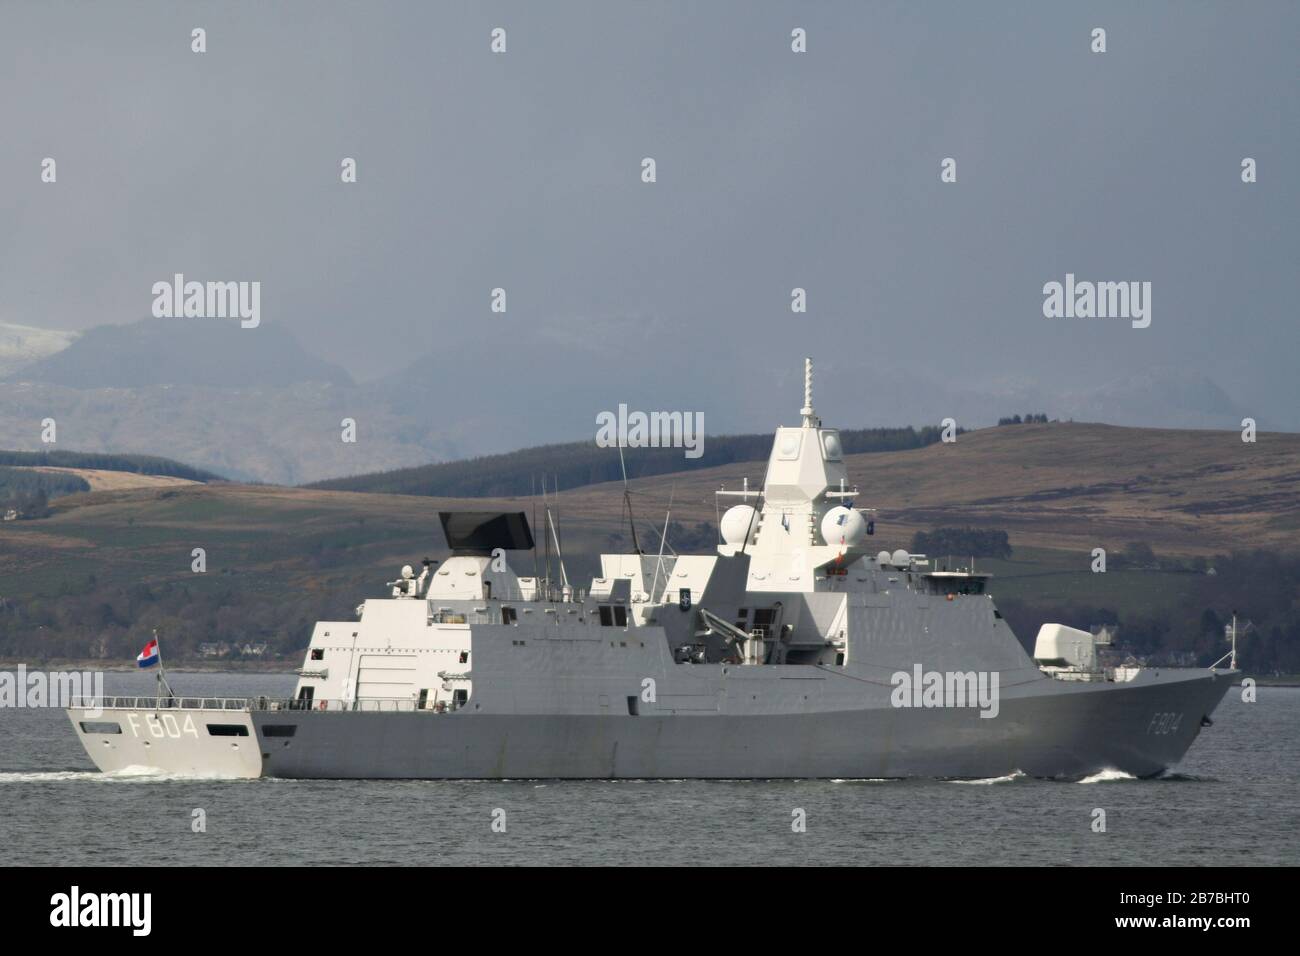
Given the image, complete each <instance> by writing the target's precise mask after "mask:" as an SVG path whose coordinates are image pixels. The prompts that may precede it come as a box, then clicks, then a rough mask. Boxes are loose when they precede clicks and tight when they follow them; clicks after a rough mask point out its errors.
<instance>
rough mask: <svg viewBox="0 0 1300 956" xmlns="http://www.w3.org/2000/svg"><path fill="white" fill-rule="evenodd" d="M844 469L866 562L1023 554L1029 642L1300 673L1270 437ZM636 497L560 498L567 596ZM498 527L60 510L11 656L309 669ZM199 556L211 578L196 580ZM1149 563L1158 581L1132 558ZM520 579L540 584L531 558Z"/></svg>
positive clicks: (994, 449)
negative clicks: (1096, 642) (156, 650)
mask: <svg viewBox="0 0 1300 956" xmlns="http://www.w3.org/2000/svg"><path fill="white" fill-rule="evenodd" d="M764 440H765V441H766V440H767V437H766V436H764ZM764 451H765V449H764ZM614 457H615V460H616V461H617V455H615V456H614ZM679 460H680V459H679ZM763 467H764V462H763V461H762V460H761V459H760V460H755V461H747V462H734V463H731V464H728V465H722V466H717V467H713V468H705V469H700V470H695V471H691V472H686V473H680V474H674V475H660V476H653V477H641V478H636V479H633V481H632V491H633V495H634V503H635V510H636V516H637V519H638V536H639V537H640V542H641V545H642V547H643V548H645V549H647V550H648V551H651V552H654V551H657V550H658V546H659V541H658V536H657V532H658V530H659V528H661V527H662V526H663V521H664V508H665V506H666V505H667V502H668V497H669V492H670V489H672V490H673V505H672V524H671V525H670V532H669V541H668V546H669V548H674V547H675V548H678V549H681V550H686V549H690V550H691V551H693V552H700V551H707V550H708V549H709V548H710V546H711V545H712V542H713V540H715V538H714V535H715V533H716V532H715V531H714V530H713V529H714V528H715V522H716V515H717V511H716V510H715V509H716V506H715V503H714V496H713V492H714V491H715V490H716V489H717V488H718V486H719V484H723V483H725V484H726V485H727V486H728V487H730V488H735V487H738V486H739V484H740V480H741V478H742V477H746V476H747V477H749V478H750V479H751V484H753V483H755V482H757V481H759V480H761V478H762V474H763ZM847 467H848V472H849V477H850V478H851V479H852V480H853V481H854V482H855V483H856V484H857V485H858V486H859V487H860V488H861V494H860V495H859V497H858V499H857V501H856V504H858V505H860V506H867V507H875V508H878V509H879V511H878V512H877V515H876V525H875V536H874V537H873V538H872V539H871V540H872V543H873V549H877V548H879V549H888V550H893V549H896V548H905V547H908V546H909V545H910V544H911V543H912V541H913V537H914V535H915V534H917V533H918V532H923V533H926V534H934V533H935V532H936V531H937V529H944V528H949V529H952V528H957V529H962V531H963V533H966V534H972V533H974V532H977V531H986V532H992V531H1004V532H1006V534H1007V545H1008V547H1009V548H1010V549H1011V556H1010V557H1009V558H1007V557H1003V558H980V559H979V564H980V567H981V568H982V569H983V570H988V571H992V572H993V573H994V575H995V576H994V578H993V583H992V585H991V587H990V590H991V592H992V593H993V594H994V595H995V596H996V598H997V599H998V602H999V606H1000V608H1002V610H1003V612H1004V614H1005V615H1006V617H1007V620H1008V621H1010V622H1012V623H1013V625H1014V627H1015V628H1016V633H1017V634H1018V636H1019V637H1020V638H1021V640H1022V641H1027V642H1028V641H1032V639H1033V636H1034V634H1035V633H1036V630H1037V627H1038V624H1040V623H1041V622H1042V621H1044V620H1056V621H1061V622H1063V623H1067V624H1070V625H1072V626H1076V627H1085V628H1086V627H1088V626H1090V625H1092V624H1096V623H1098V622H1101V621H1106V622H1114V621H1115V620H1118V621H1119V624H1120V635H1121V641H1124V642H1127V643H1126V644H1125V646H1126V647H1128V648H1133V649H1135V650H1136V651H1137V652H1140V653H1157V652H1159V653H1168V654H1185V653H1192V654H1194V655H1195V656H1196V659H1198V660H1199V659H1200V658H1201V657H1204V656H1205V655H1209V659H1213V658H1214V657H1217V656H1218V655H1219V654H1221V653H1223V651H1224V650H1226V647H1224V646H1223V645H1222V627H1221V623H1222V620H1223V619H1224V618H1225V617H1227V616H1229V615H1230V614H1231V612H1232V610H1234V609H1236V610H1238V611H1239V612H1240V613H1242V614H1243V615H1245V616H1247V617H1249V618H1250V619H1251V620H1252V621H1253V622H1254V624H1255V625H1256V628H1257V631H1256V633H1255V635H1254V636H1253V637H1251V638H1249V639H1248V640H1247V642H1246V643H1245V644H1244V646H1243V654H1247V655H1248V656H1247V658H1246V659H1247V660H1248V661H1249V665H1248V666H1250V667H1252V668H1259V670H1260V672H1266V671H1268V670H1285V671H1290V670H1295V669H1300V606H1297V605H1296V604H1295V595H1296V593H1297V590H1296V589H1297V587H1300V557H1297V554H1298V553H1300V480H1298V478H1300V435H1289V434H1279V433H1269V432H1266V433H1261V434H1260V435H1259V441H1258V442H1257V443H1256V444H1253V445H1248V444H1243V443H1242V442H1241V440H1240V437H1239V435H1238V433H1236V432H1230V431H1221V432H1219V431H1174V430H1169V429H1160V430H1157V429H1135V428H1114V427H1110V426H1105V425H1076V424H1028V425H1024V424H1022V425H1018V426H1014V427H1003V428H988V429H983V430H980V431H975V432H969V433H967V434H964V435H962V436H961V437H960V438H959V439H958V441H957V442H956V443H953V444H945V443H942V442H935V443H931V444H928V445H926V446H924V447H918V448H912V449H908V450H904V451H895V452H883V453H881V452H877V453H870V454H866V453H855V454H852V455H850V456H849V457H848V459H847ZM622 495H623V490H622V486H621V482H618V481H610V482H606V483H602V484H596V485H590V486H586V487H583V488H581V489H578V490H575V491H568V492H562V493H561V494H560V495H559V497H558V512H559V517H560V522H561V527H562V535H563V542H564V556H565V562H566V568H567V572H568V575H569V577H570V578H571V579H572V580H574V581H575V582H579V583H580V584H589V583H590V577H591V576H592V574H594V573H595V572H596V570H597V564H596V560H595V557H596V555H598V554H599V553H600V552H601V551H602V550H614V549H627V548H628V547H629V546H630V542H629V540H628V537H629V536H628V534H627V524H626V519H625V518H624V517H623V516H622V513H621V512H622V507H623V502H622ZM498 507H499V508H510V509H513V510H523V511H525V512H527V513H529V514H531V513H532V502H531V501H529V500H527V499H525V498H514V499H504V498H496V499H488V500H484V499H464V498H459V499H458V498H416V499H413V498H411V497H407V496H398V495H384V494H355V493H348V492H339V491H322V490H316V489H304V488H277V487H266V486H247V485H236V484H222V483H214V484H205V485H197V484H196V485H179V486H175V487H170V488H161V489H150V488H133V489H125V490H109V491H98V490H96V491H92V492H91V493H89V494H82V495H76V496H71V497H62V498H58V499H57V500H55V501H53V502H52V503H51V504H50V511H51V512H52V514H50V516H49V517H46V518H37V519H35V520H24V521H13V522H9V523H6V524H5V525H3V530H0V542H2V545H3V546H0V656H4V655H9V656H11V657H21V658H25V659H27V660H40V659H43V658H47V657H87V656H89V657H101V658H103V659H105V660H110V661H118V662H125V663H128V664H129V662H130V661H131V660H132V659H133V658H134V656H135V654H136V652H137V651H138V650H139V648H140V646H141V643H142V641H141V638H142V636H143V637H147V635H148V633H149V631H150V629H151V628H153V627H158V628H159V629H160V631H161V633H163V634H164V635H166V636H167V637H166V639H167V640H169V641H170V642H171V646H172V647H173V648H174V651H173V657H172V659H173V660H181V659H184V658H185V657H187V656H189V655H190V654H192V653H193V652H194V650H195V649H196V648H197V645H198V644H199V643H200V642H203V641H230V642H242V641H254V642H262V641H265V642H268V643H269V644H270V645H271V647H272V649H273V651H274V652H276V653H283V654H285V655H286V659H287V660H289V661H292V662H293V663H294V664H296V663H297V662H298V661H297V659H296V658H297V654H298V653H300V652H299V650H298V649H300V648H301V647H302V646H304V644H305V642H306V640H307V637H308V635H309V633H310V628H311V625H312V623H313V622H314V621H315V620H317V619H327V620H347V619H349V618H350V616H351V615H352V610H351V609H352V608H354V607H355V606H356V604H357V603H358V602H359V601H361V600H362V599H364V598H366V597H368V596H372V595H378V594H382V593H383V592H384V585H383V582H384V581H388V580H392V577H393V575H394V573H395V572H396V571H397V569H398V568H400V567H401V566H402V565H403V564H408V563H418V561H419V559H420V558H421V557H423V556H425V555H430V556H432V557H434V558H438V557H441V556H442V555H443V554H444V553H445V551H444V550H443V546H444V542H443V539H442V533H441V530H440V528H439V524H438V511H439V510H440V509H448V508H452V509H454V508H471V509H482V508H498ZM972 529H973V531H972ZM1134 542H1138V543H1144V544H1145V545H1147V546H1149V549H1144V548H1141V547H1133V543H1134ZM196 546H201V547H203V548H205V549H206V553H207V571H206V573H202V574H199V573H195V572H194V571H193V570H192V557H191V551H192V549H193V548H194V547H196ZM940 546H941V547H954V548H957V547H960V548H962V549H966V548H967V547H969V545H968V543H966V542H950V543H948V544H943V545H940ZM1097 547H1102V548H1105V549H1107V551H1108V553H1109V554H1110V555H1111V556H1112V560H1111V562H1110V567H1109V569H1108V571H1107V573H1105V574H1094V573H1092V572H1091V571H1090V562H1091V552H1092V549H1093V548H1097ZM1256 549H1264V551H1265V552H1266V553H1263V554H1254V553H1253V552H1255V551H1256ZM1005 550H1006V549H1005V548H1004V549H1002V551H1003V553H1004V554H1005ZM1152 552H1153V553H1154V554H1155V555H1157V556H1159V560H1158V561H1149V562H1129V561H1124V560H1120V558H1121V557H1122V556H1125V555H1129V554H1133V555H1137V554H1141V553H1147V554H1150V553H1152ZM1288 555H1289V556H1288ZM511 560H512V562H513V563H515V564H516V566H517V567H519V568H521V569H522V570H524V571H525V573H531V572H532V570H533V556H532V555H526V554H517V555H513V556H512V558H511ZM552 560H553V559H552ZM1210 568H1213V569H1214V570H1215V574H1213V575H1210V574H1209V573H1208V572H1209V570H1210Z"/></svg>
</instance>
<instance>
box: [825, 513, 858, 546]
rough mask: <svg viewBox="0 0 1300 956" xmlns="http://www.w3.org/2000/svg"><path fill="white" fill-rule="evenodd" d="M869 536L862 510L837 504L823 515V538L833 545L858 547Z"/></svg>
mask: <svg viewBox="0 0 1300 956" xmlns="http://www.w3.org/2000/svg"><path fill="white" fill-rule="evenodd" d="M866 536H867V522H866V520H865V519H863V517H862V514H861V513H860V512H857V511H854V510H853V509H852V508H846V507H844V506H843V505H836V506H835V507H834V508H832V509H831V510H830V511H828V512H826V514H825V515H823V516H822V540H823V541H825V542H826V543H827V544H829V545H830V546H831V547H845V548H856V547H857V546H858V545H860V544H861V543H862V540H863V539H864V538H865V537H866Z"/></svg>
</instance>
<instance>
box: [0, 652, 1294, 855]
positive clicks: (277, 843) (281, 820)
mask: <svg viewBox="0 0 1300 956" xmlns="http://www.w3.org/2000/svg"><path fill="white" fill-rule="evenodd" d="M170 676H171V682H172V684H173V686H174V687H175V688H176V689H177V692H178V693H182V694H186V695H209V696H215V695H219V694H224V695H229V696H245V695H255V694H266V695H268V696H285V695H288V694H289V693H290V692H291V691H292V688H293V683H294V678H293V677H290V676H281V675H248V674H181V673H176V674H172V675H170ZM106 683H107V688H106V689H107V692H108V693H110V694H137V693H138V694H148V693H151V692H152V687H153V683H152V677H151V676H150V675H147V674H139V673H135V674H109V675H106ZM1214 719H1215V723H1214V726H1213V727H1211V728H1208V729H1207V730H1204V731H1202V734H1201V737H1200V739H1199V740H1197V742H1196V744H1195V745H1194V746H1193V747H1192V750H1191V752H1190V753H1189V754H1188V756H1187V759H1186V760H1185V761H1184V762H1183V764H1182V765H1181V766H1179V767H1178V768H1176V772H1175V773H1173V774H1171V775H1170V776H1168V777H1166V778H1164V779H1159V780H1132V779H1127V778H1119V779H1111V778H1109V775H1102V777H1103V778H1102V779H1097V780H1095V781H1091V782H1084V783H1053V782H1045V781H1039V780H1031V779H1026V778H1008V779H999V780H989V781H980V782H961V783H958V782H944V781H841V782H832V781H768V782H753V781H641V782H637V781H633V782H600V781H591V782H552V781H512V782H438V781H429V782H419V781H397V782H386V781H374V782H372V781H283V780H252V781H208V780H193V779H177V778H168V777H131V778H123V777H112V776H105V775H102V774H99V773H97V772H95V771H94V770H93V767H92V765H91V763H90V761H89V760H88V759H87V758H86V756H85V755H84V753H83V752H82V749H81V746H80V744H79V743H78V742H77V739H76V736H75V735H74V733H73V731H72V728H71V725H70V724H69V722H68V720H67V718H66V717H65V716H64V714H63V712H62V711H57V710H5V711H0V864H3V865H10V866H12V865H40V864H62V865H78V866H79V865H116V864H139V865H155V864H157V865H169V866H170V865H176V864H177V863H185V864H216V865H250V864H272V865H274V864H311V865H328V864H373V865H384V864H429V865H445V864H479V863H485V864H541V865H548V864H616V865H623V864H650V865H657V864H668V865H681V864H704V863H707V864H715V865H728V864H759V865H761V864H1005V865H1015V864H1048V865H1051V864H1074V865H1080V864H1083V865H1094V864H1119V865H1125V864H1134V865H1136V864H1142V865H1156V866H1160V865H1196V864H1228V865H1249V866H1258V865H1261V864H1264V865H1267V864H1292V865H1294V864H1297V863H1300V689H1296V688H1267V687H1266V688H1262V689H1261V690H1260V691H1259V700H1258V702H1257V703H1254V704H1244V703H1242V702H1241V699H1240V692H1239V691H1238V692H1233V693H1230V694H1229V696H1228V697H1227V699H1225V700H1224V702H1223V703H1222V704H1221V705H1220V707H1219V710H1218V712H1217V713H1216V714H1215V715H1214ZM1098 807H1099V808H1102V809H1104V810H1105V811H1106V823H1107V832H1105V833H1095V832H1093V830H1092V828H1091V824H1092V820H1093V810H1094V808H1098ZM196 808H201V809H203V810H204V811H205V812H206V818H207V831H206V832H204V833H194V832H193V831H192V829H191V820H192V819H193V817H192V812H193V811H194V810H195V809H196ZM498 808H499V809H502V810H504V811H505V822H506V832H505V833H494V832H493V831H492V826H491V824H492V819H493V811H494V810H497V809H498ZM796 808H800V809H802V810H803V811H805V813H806V816H807V832H805V833H794V832H792V829H791V821H792V820H793V816H792V813H793V811H794V810H795V809H796Z"/></svg>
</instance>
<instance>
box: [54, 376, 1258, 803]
mask: <svg viewBox="0 0 1300 956" xmlns="http://www.w3.org/2000/svg"><path fill="white" fill-rule="evenodd" d="M800 417H801V421H800V423H799V424H798V425H796V426H792V427H780V428H778V429H777V430H776V434H775V438H774V441H773V444H772V452H771V455H770V457H769V459H768V463H767V472H766V476H765V479H764V482H763V485H762V488H761V490H760V489H755V490H750V489H749V488H748V486H747V484H746V486H745V487H743V488H742V489H740V490H733V491H726V490H722V491H719V492H718V494H719V495H722V496H724V497H731V498H733V499H739V500H738V501H737V502H736V503H735V504H734V505H733V506H732V507H730V508H728V509H727V511H726V512H725V514H723V516H722V518H721V521H720V523H719V524H720V527H719V532H720V534H719V536H720V538H721V542H720V543H719V544H718V546H717V550H716V553H713V554H705V555H685V554H683V555H672V554H670V555H667V556H665V555H663V554H662V553H661V554H658V555H651V554H645V553H633V554H605V555H602V556H601V576H600V577H598V578H595V579H593V580H592V581H591V585H590V587H587V588H574V587H573V586H571V585H570V584H569V583H568V581H567V577H566V578H563V579H561V582H560V583H559V584H556V582H554V581H553V580H551V579H550V578H549V576H548V577H546V578H542V577H541V576H539V575H536V574H534V575H533V576H524V575H521V574H519V573H517V571H516V570H515V567H514V566H512V564H511V555H513V556H514V557H515V559H516V560H518V558H519V556H520V555H521V553H523V552H526V551H527V550H529V549H531V548H533V547H534V542H533V538H532V534H533V529H532V528H530V526H529V523H528V522H527V520H526V518H525V515H524V514H523V513H503V514H491V513H482V512H444V513H442V514H441V518H442V524H443V530H444V532H445V535H446V538H447V545H448V547H449V549H450V552H451V553H450V556H449V557H447V558H446V559H445V560H443V561H441V562H432V561H428V560H427V559H426V561H425V563H424V566H423V569H422V571H421V573H420V574H419V575H418V576H416V574H415V572H414V569H413V568H411V567H410V566H409V565H408V566H407V567H405V568H403V569H402V572H401V575H400V577H399V578H398V579H397V580H395V581H392V582H389V583H388V584H387V585H386V588H388V589H389V590H388V591H387V593H386V596H385V597H383V598H373V599H368V600H366V601H365V602H364V603H362V604H361V605H360V606H359V607H358V608H357V618H356V620H345V621H320V622H318V623H317V624H316V625H315V628H314V630H313V632H312V634H311V639H310V643H309V645H308V647H307V651H306V655H305V659H304V661H303V666H302V668H301V669H300V670H299V672H298V678H299V679H298V682H297V687H296V690H295V693H294V695H293V696H292V697H291V698H286V699H283V700H273V699H267V698H187V697H183V696H182V697H177V696H174V695H172V694H171V693H170V691H169V692H168V693H167V694H166V695H162V694H160V695H157V696H154V697H148V698H100V699H93V700H82V701H77V702H75V703H76V706H73V707H71V708H69V709H68V716H69V717H70V719H71V721H72V725H73V727H74V729H75V730H76V733H77V734H78V736H79V738H80V739H81V742H82V744H83V745H84V746H85V748H86V751H87V753H88V754H89V755H90V757H91V759H92V760H93V761H94V762H95V764H96V765H97V766H98V767H99V768H100V769H101V770H104V771H115V770H124V769H127V768H141V767H143V768H151V769H154V770H160V771H171V772H176V773H184V774H203V775H211V776H217V777H258V776H271V777H287V778H413V779H434V778H475V779H502V778H819V777H820V778H826V777H829V778H898V777H939V778H991V777H1001V776H1005V775H1010V774H1015V773H1024V774H1028V775H1031V776H1037V777H1053V778H1066V779H1077V778H1081V777H1084V776H1087V775H1090V774H1094V773H1097V772H1099V771H1103V770H1118V771H1122V772H1125V773H1128V774H1132V775H1134V776H1138V777H1148V776H1154V775H1157V774H1160V773H1161V772H1163V771H1165V770H1166V769H1167V768H1168V767H1170V766H1171V765H1173V764H1174V763H1176V762H1177V761H1178V760H1180V759H1181V758H1182V757H1183V755H1184V754H1185V753H1186V752H1187V750H1188V748H1189V747H1190V746H1191V744H1192V742H1193V741H1194V740H1195V739H1196V737H1197V735H1198V734H1199V733H1200V731H1201V729H1202V727H1205V726H1209V725H1210V723H1211V721H1210V715H1211V714H1212V712H1213V711H1214V709H1215V707H1216V706H1217V705H1218V703H1219V702H1220V700H1221V699H1222V697H1223V695H1224V693H1225V692H1226V690H1227V688H1228V686H1229V685H1230V684H1231V683H1232V682H1233V681H1234V680H1235V679H1236V678H1237V677H1238V676H1239V672H1238V671H1237V670H1236V669H1235V654H1234V659H1233V662H1232V665H1231V666H1230V667H1228V668H1224V669H1218V668H1214V667H1212V668H1185V669H1176V668H1163V667H1148V666H1138V665H1129V666H1105V665H1104V664H1103V662H1102V656H1101V655H1100V654H1099V650H1100V648H1099V644H1100V643H1102V641H1104V637H1103V638H1101V639H1099V638H1098V636H1097V635H1093V634H1091V633H1089V632H1086V631H1081V630H1076V629H1074V628H1071V627H1066V626H1064V625H1061V624H1051V623H1049V624H1044V625H1043V626H1042V627H1041V629H1040V630H1039V633H1038V635H1037V639H1036V642H1035V646H1034V652H1033V654H1032V655H1030V654H1029V653H1027V652H1026V650H1025V648H1024V647H1023V646H1022V645H1021V643H1020V641H1019V640H1018V639H1017V638H1016V636H1015V635H1014V634H1013V633H1012V631H1011V628H1010V627H1009V626H1008V625H1007V623H1006V621H1005V620H1004V619H1003V617H1002V615H1001V614H1000V613H999V611H998V609H997V607H996V604H995V603H994V601H993V598H992V596H991V594H990V593H989V592H988V585H989V581H990V575H988V574H984V573H977V572H976V571H975V569H974V566H973V565H974V562H973V560H972V561H971V563H970V565H969V566H964V567H944V566H940V564H939V563H938V562H935V563H933V564H932V562H931V560H930V559H929V558H927V557H926V556H924V555H918V554H909V553H908V552H907V551H906V550H895V551H893V552H890V551H887V550H882V551H879V552H874V551H873V549H872V547H871V546H870V544H869V543H868V539H869V538H871V537H873V536H874V530H875V529H874V513H873V511H872V509H869V508H855V507H854V506H853V501H854V500H855V499H856V498H858V497H859V494H858V491H857V489H856V488H850V487H849V476H848V474H847V470H846V466H845V461H844V451H843V447H842V445H841V442H840V436H839V432H838V431H836V430H835V429H833V428H825V427H823V426H822V423H821V420H820V418H818V417H817V415H816V413H815V411H814V409H813V405H812V366H811V360H809V361H808V362H807V363H806V364H805V382H804V403H803V407H802V408H801V410H800ZM547 520H548V524H549V513H548V519H547ZM551 530H552V531H553V529H551ZM555 540H556V544H557V550H558V543H559V542H558V537H557V538H556V539H555ZM1220 663H1221V662H1220Z"/></svg>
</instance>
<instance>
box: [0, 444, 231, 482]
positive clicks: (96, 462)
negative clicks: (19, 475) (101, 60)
mask: <svg viewBox="0 0 1300 956" xmlns="http://www.w3.org/2000/svg"><path fill="white" fill-rule="evenodd" d="M0 466H10V467H25V468H35V467H45V468H93V469H95V470H97V471H125V472H130V473H132V474H136V475H160V476H164V477H168V478H184V479H186V480H188V481H223V480H224V479H223V478H222V477H221V476H220V475H218V474H214V473H213V472H210V471H204V470H203V469H202V468H194V467H191V466H190V465H186V464H183V463H181V462H179V461H172V460H171V459H170V458H158V457H156V456H154V455H106V454H100V453H98V452H84V451H0Z"/></svg>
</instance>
